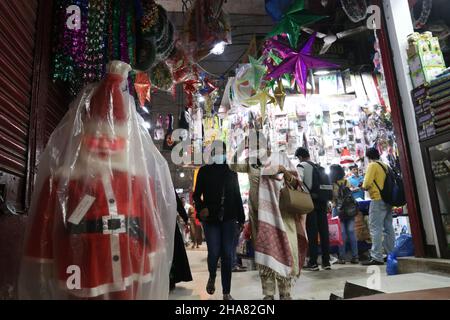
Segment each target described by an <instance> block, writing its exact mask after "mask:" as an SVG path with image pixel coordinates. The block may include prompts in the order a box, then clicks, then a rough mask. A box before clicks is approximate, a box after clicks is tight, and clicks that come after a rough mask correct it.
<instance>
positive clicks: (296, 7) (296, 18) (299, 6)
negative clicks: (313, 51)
mask: <svg viewBox="0 0 450 320" xmlns="http://www.w3.org/2000/svg"><path fill="white" fill-rule="evenodd" d="M323 18H326V17H325V16H318V15H315V14H311V13H307V12H306V10H305V1H304V0H297V1H295V2H294V4H292V6H291V8H290V9H289V10H288V11H287V12H286V13H285V14H284V15H283V18H282V19H281V21H280V22H279V23H278V24H277V25H276V26H275V28H274V29H273V30H272V31H271V32H270V33H269V34H268V35H267V38H271V37H274V36H277V35H280V34H282V33H286V34H287V36H288V39H289V43H290V45H291V47H293V48H297V47H298V39H299V37H300V33H301V28H302V27H303V26H306V25H308V24H311V23H314V22H316V21H319V20H322V19H323Z"/></svg>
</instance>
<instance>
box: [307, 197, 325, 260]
mask: <svg viewBox="0 0 450 320" xmlns="http://www.w3.org/2000/svg"><path fill="white" fill-rule="evenodd" d="M306 233H307V234H308V246H309V265H315V264H317V256H318V247H319V245H318V239H317V238H318V237H317V236H318V235H320V247H321V249H322V265H327V264H329V263H330V235H329V233H328V218H327V207H326V204H314V211H313V212H311V213H310V214H308V215H307V216H306Z"/></svg>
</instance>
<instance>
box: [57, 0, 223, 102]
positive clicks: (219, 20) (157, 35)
mask: <svg viewBox="0 0 450 320" xmlns="http://www.w3.org/2000/svg"><path fill="white" fill-rule="evenodd" d="M56 2H57V5H56V6H55V16H56V23H55V27H54V39H55V44H54V55H53V79H54V80H61V81H64V82H66V83H67V84H68V85H69V87H70V91H71V93H72V94H73V95H76V94H77V93H78V92H79V90H80V89H81V88H82V87H83V86H85V85H86V84H88V83H92V82H96V81H98V80H100V79H101V78H102V77H103V75H104V72H105V68H106V64H107V63H108V61H111V60H121V61H124V62H126V63H129V64H130V65H131V66H132V67H133V69H134V72H131V75H130V79H129V88H130V91H131V92H133V91H135V92H136V96H137V99H136V100H137V101H138V102H139V104H140V105H141V106H144V105H145V103H146V102H145V101H146V100H148V101H149V100H150V98H151V93H152V92H153V91H154V90H155V89H157V90H162V91H167V92H172V93H173V94H174V95H175V85H176V84H177V83H183V84H184V85H183V89H184V90H185V92H186V95H187V96H188V106H190V107H192V105H193V100H194V93H196V92H197V91H198V90H201V89H202V88H206V91H208V90H209V89H208V88H211V87H214V86H215V84H214V82H215V79H212V78H211V76H208V77H205V76H204V75H202V74H201V73H200V72H199V70H198V69H197V67H196V64H197V63H198V62H199V61H200V60H201V59H203V58H204V57H206V56H207V55H208V54H210V50H211V48H212V47H214V45H215V44H216V43H217V42H221V43H223V44H224V45H225V44H229V43H231V33H230V25H229V23H228V18H227V15H226V14H225V13H224V12H223V10H222V9H221V8H220V7H218V6H217V1H212V0H196V1H195V3H194V4H193V5H192V6H191V8H190V10H189V11H188V12H187V16H188V19H187V21H190V22H191V23H186V25H185V32H184V33H183V34H185V35H186V37H183V36H182V35H178V34H177V33H176V32H175V29H176V28H175V27H174V25H173V23H172V22H171V21H170V20H169V18H168V14H167V12H166V10H165V9H164V8H163V7H162V6H161V5H158V4H157V2H155V1H153V0H148V1H143V0H133V1H128V0H76V1H71V0H70V1H69V0H57V1H56ZM71 5H75V6H77V7H78V8H79V9H80V14H79V15H78V14H77V12H76V11H72V12H70V10H69V12H67V8H68V7H69V6H71ZM68 21H69V22H70V23H72V22H73V23H74V25H71V24H70V23H68ZM77 22H79V26H80V28H77V26H76V23H77ZM205 50H206V51H205ZM203 51H204V52H205V53H204V54H203V53H202V54H200V52H203ZM213 78H214V77H213ZM211 91H213V90H211ZM211 91H208V92H207V93H202V95H206V94H210V93H211Z"/></svg>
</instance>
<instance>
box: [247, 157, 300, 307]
mask: <svg viewBox="0 0 450 320" xmlns="http://www.w3.org/2000/svg"><path fill="white" fill-rule="evenodd" d="M285 184H289V185H290V186H292V187H294V188H297V187H298V185H299V184H300V181H299V179H298V178H297V171H296V168H295V166H294V165H293V164H292V163H291V162H290V160H289V159H288V157H287V156H286V154H285V153H274V154H272V155H271V156H270V157H269V159H268V160H267V162H266V163H265V166H264V168H263V169H262V171H261V177H260V184H259V200H258V215H257V217H258V224H257V226H258V227H257V229H258V231H257V236H256V241H255V262H256V265H257V267H258V270H259V275H260V278H261V284H262V291H263V295H264V300H273V299H274V297H275V291H276V287H277V285H278V291H279V295H280V299H281V300H291V299H292V296H291V291H292V284H293V283H294V281H295V280H296V279H297V278H298V277H299V276H300V271H301V269H302V267H303V264H304V261H305V258H306V251H307V246H308V241H307V238H306V230H305V225H306V217H305V215H293V214H290V213H288V212H284V211H281V210H280V204H279V200H280V191H281V188H282V187H283V186H284V185H285Z"/></svg>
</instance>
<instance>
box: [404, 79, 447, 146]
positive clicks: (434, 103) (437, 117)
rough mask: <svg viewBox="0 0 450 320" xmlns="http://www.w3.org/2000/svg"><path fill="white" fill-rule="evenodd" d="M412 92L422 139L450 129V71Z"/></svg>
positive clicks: (418, 128)
mask: <svg viewBox="0 0 450 320" xmlns="http://www.w3.org/2000/svg"><path fill="white" fill-rule="evenodd" d="M411 94H412V100H413V104H414V110H415V113H416V121H417V130H418V133H419V139H420V140H421V141H423V140H425V139H428V138H431V137H433V136H435V135H436V134H442V133H445V132H448V131H450V73H443V74H442V75H441V76H438V77H437V78H436V79H435V80H432V81H431V82H430V83H427V84H424V85H422V86H420V87H418V88H416V89H414V90H413V91H412V92H411Z"/></svg>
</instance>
